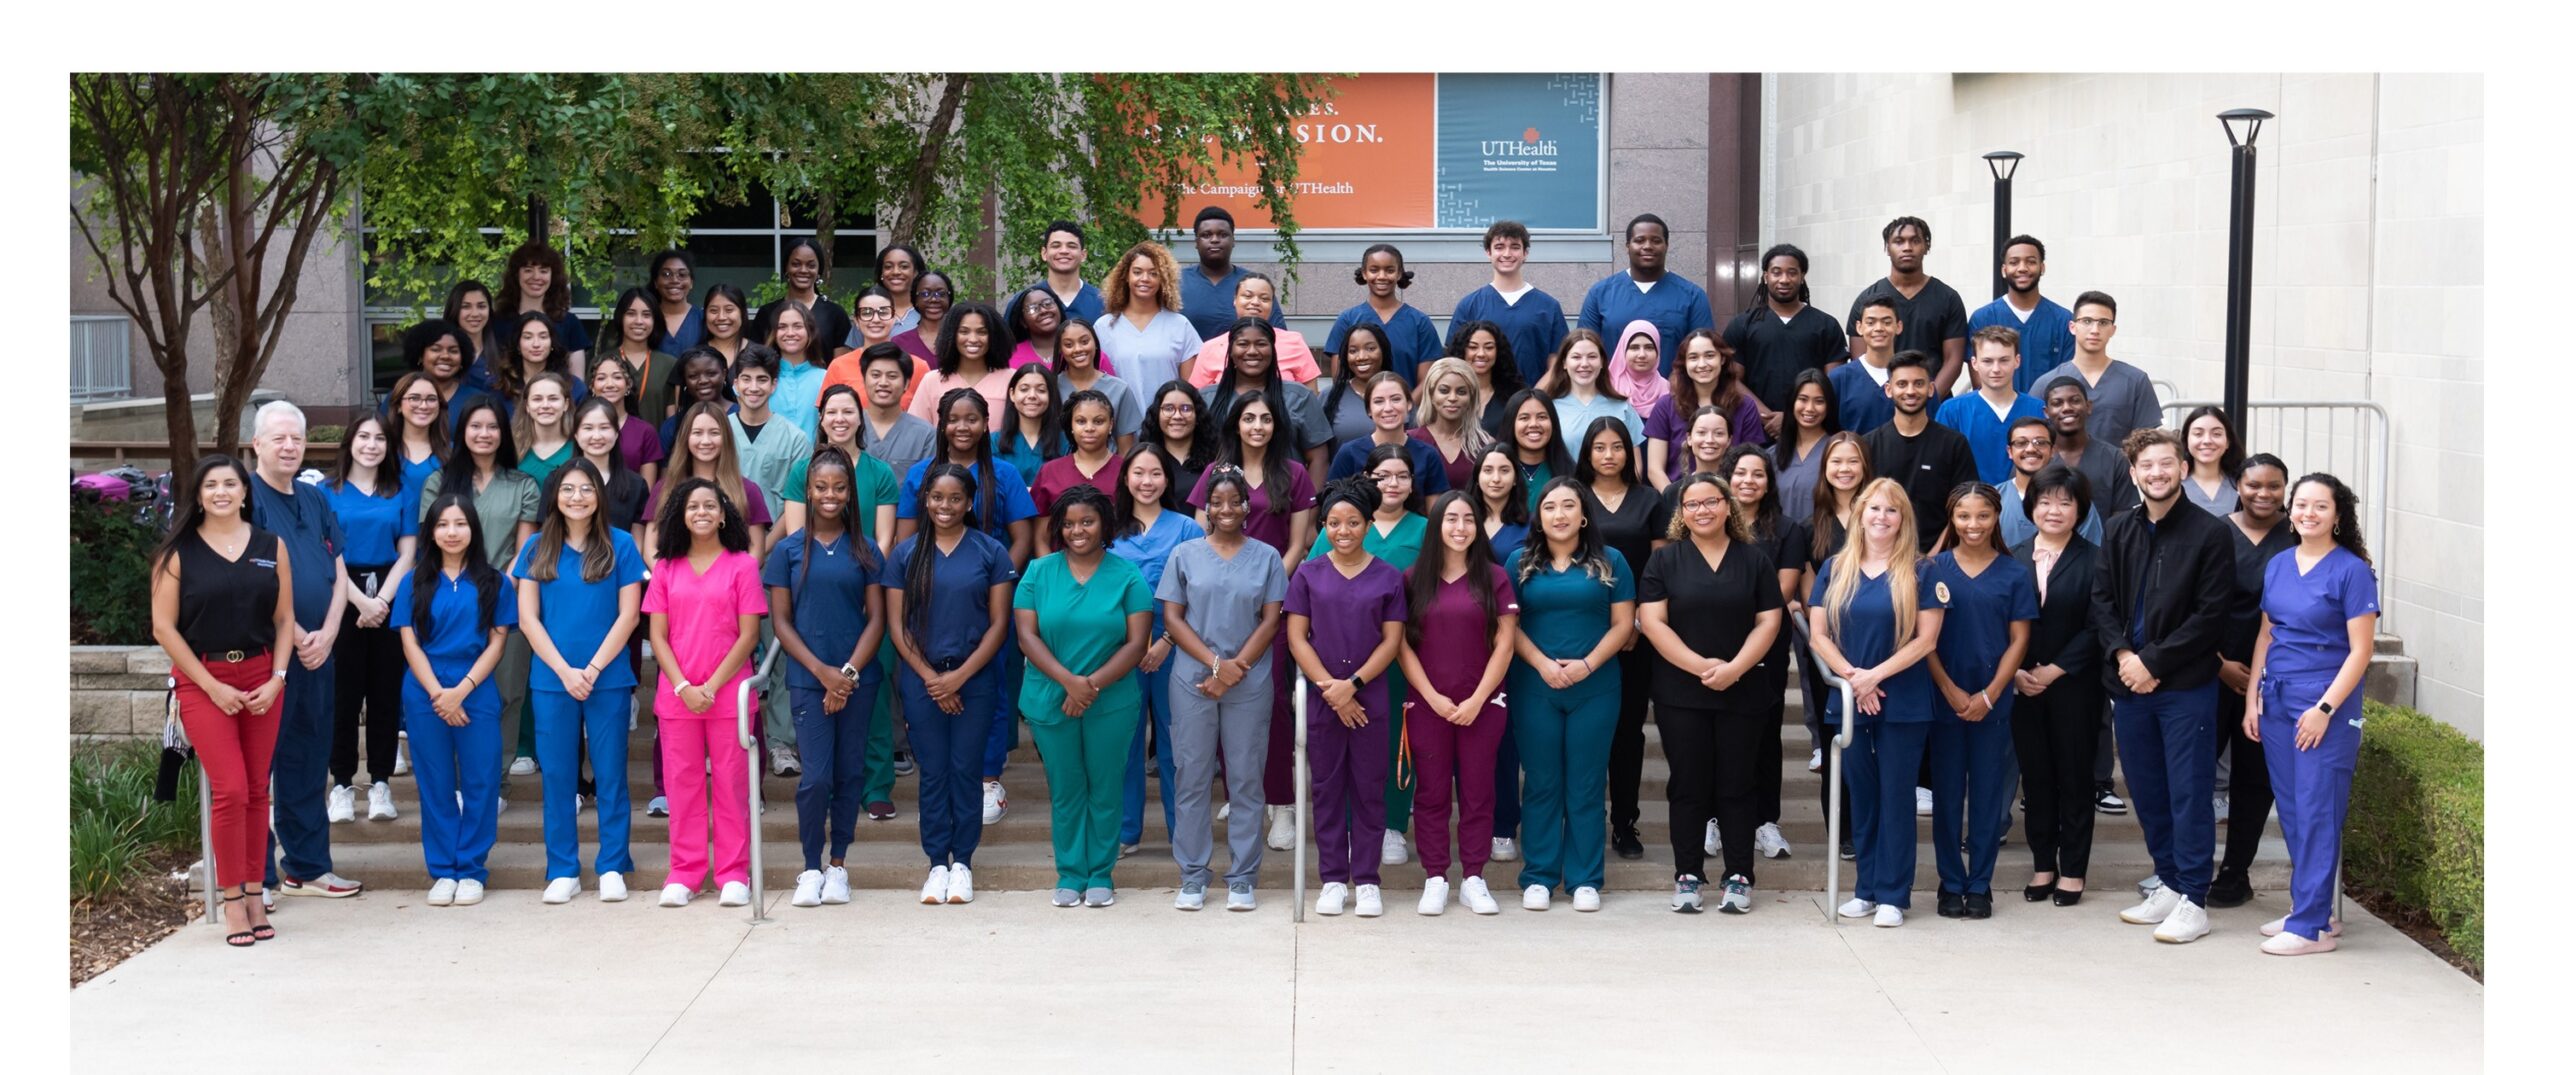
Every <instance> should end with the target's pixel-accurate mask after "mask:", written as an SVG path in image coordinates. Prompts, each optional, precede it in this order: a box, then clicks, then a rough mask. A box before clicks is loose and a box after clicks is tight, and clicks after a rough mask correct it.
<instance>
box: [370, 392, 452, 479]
mask: <svg viewBox="0 0 2560 1075" xmlns="http://www.w3.org/2000/svg"><path fill="white" fill-rule="evenodd" d="M437 392H438V389H437V388H436V383H435V380H434V379H433V378H432V377H430V376H428V375H427V373H426V372H425V371H424V370H411V371H409V372H407V373H403V374H401V375H400V379H399V380H397V381H394V382H392V384H391V396H390V398H389V399H388V400H387V401H386V402H388V403H390V404H391V406H390V407H388V408H385V410H386V412H388V413H393V414H397V415H398V417H397V418H392V419H389V422H390V424H389V426H388V427H387V428H386V433H387V434H388V435H389V437H390V438H391V458H392V459H393V460H394V461H396V462H398V463H399V465H400V484H402V485H405V486H408V487H410V488H412V489H414V488H417V487H418V485H419V484H420V483H422V482H424V481H426V480H427V475H429V474H433V473H435V472H436V471H437V470H439V469H442V468H443V466H444V455H445V452H446V450H447V447H446V441H447V437H446V433H445V431H446V429H447V426H446V423H445V414H444V407H445V404H444V397H443V396H441V395H438V394H437Z"/></svg>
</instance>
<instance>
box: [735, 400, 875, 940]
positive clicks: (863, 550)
mask: <svg viewBox="0 0 2560 1075" xmlns="http://www.w3.org/2000/svg"><path fill="white" fill-rule="evenodd" d="M850 391H851V390H850V389H847V390H846V394H849V393H850ZM837 398H841V397H840V396H839V397H837ZM875 462H876V461H875ZM854 474H855V464H854V457H853V456H852V455H850V454H848V449H847V447H845V446H841V445H835V444H829V445H826V446H824V447H821V448H819V449H818V450H817V452H816V454H815V455H813V456H811V457H810V460H809V466H808V470H807V475H806V478H805V480H806V482H807V494H806V495H807V497H808V518H807V525H806V526H804V527H802V528H801V529H799V530H797V531H794V532H793V533H792V534H790V535H789V536H787V537H785V538H783V539H782V540H781V541H779V542H776V543H775V544H774V547H773V555H771V556H770V557H768V558H766V560H765V564H764V584H765V588H766V590H767V591H768V593H767V599H766V603H767V604H768V605H769V606H770V607H771V608H772V610H773V637H774V641H775V642H777V643H778V644H780V645H781V646H782V652H783V655H784V656H785V657H787V658H789V660H788V661H787V662H786V664H785V667H784V672H783V684H784V687H785V689H786V690H787V691H789V694H790V699H791V722H792V723H793V724H794V725H796V726H797V727H796V728H795V729H794V730H795V731H797V732H798V742H799V746H800V764H801V768H800V786H799V788H798V790H797V791H796V792H795V793H794V794H793V796H792V800H793V803H794V805H796V806H797V807H798V808H799V815H800V859H801V870H800V876H799V878H798V879H797V880H796V881H795V882H794V885H793V889H792V893H791V905H792V906H794V907H815V906H818V905H819V904H821V903H847V902H851V900H852V899H853V894H852V889H851V885H852V881H851V879H850V878H849V877H848V876H847V875H846V873H845V868H844V856H845V850H846V849H847V848H849V847H851V846H852V845H853V835H854V824H855V816H856V815H857V814H859V813H860V812H861V810H862V807H863V791H864V787H863V785H864V783H865V779H866V773H865V768H866V765H867V762H868V751H869V747H870V743H871V738H872V735H871V722H872V721H873V720H874V719H875V717H879V714H877V712H876V708H877V698H878V697H879V692H880V674H879V673H880V667H879V661H878V658H879V655H880V638H881V631H882V629H883V628H884V627H886V626H887V620H886V619H885V618H884V617H883V616H882V609H883V599H882V594H881V576H880V573H881V568H882V566H883V563H884V561H883V560H882V559H881V556H880V549H879V546H877V545H875V544H873V543H872V541H871V539H870V538H869V537H867V536H865V535H864V534H863V533H862V527H861V525H860V523H859V522H858V521H857V520H858V519H859V518H860V515H859V512H858V510H857V497H856V496H855V484H856V482H855V477H854ZM879 719H886V718H885V717H880V718H879ZM822 851H823V852H824V855H825V857H824V859H823V860H822V859H821V857H820V854H821V852H822Z"/></svg>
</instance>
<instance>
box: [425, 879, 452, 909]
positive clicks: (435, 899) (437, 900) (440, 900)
mask: <svg viewBox="0 0 2560 1075" xmlns="http://www.w3.org/2000/svg"><path fill="white" fill-rule="evenodd" d="M453 888H454V882H453V878H450V877H439V878H436V883H435V887H433V888H430V889H428V890H427V906H429V907H451V906H453Z"/></svg>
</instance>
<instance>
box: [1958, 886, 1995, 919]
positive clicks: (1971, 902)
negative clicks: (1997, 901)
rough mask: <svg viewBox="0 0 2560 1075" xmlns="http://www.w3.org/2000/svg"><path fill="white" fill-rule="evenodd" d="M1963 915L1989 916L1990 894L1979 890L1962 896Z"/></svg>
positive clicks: (1970, 916)
mask: <svg viewBox="0 0 2560 1075" xmlns="http://www.w3.org/2000/svg"><path fill="white" fill-rule="evenodd" d="M1964 916H1965V917H1966V918H1989V917H1991V896H1990V894H1989V893H1981V892H1977V893H1968V894H1966V896H1965V898H1964Z"/></svg>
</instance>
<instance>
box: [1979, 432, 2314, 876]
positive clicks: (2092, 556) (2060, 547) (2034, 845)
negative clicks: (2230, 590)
mask: <svg viewBox="0 0 2560 1075" xmlns="http://www.w3.org/2000/svg"><path fill="white" fill-rule="evenodd" d="M2026 495H2027V497H2028V501H2029V504H2030V507H2029V508H2028V512H2029V514H2030V515H2032V516H2033V518H2034V520H2035V526H2036V532H2035V533H2034V534H2032V535H2030V536H2029V537H2028V538H2027V539H2026V540H2024V541H2020V542H2018V543H2017V544H2015V545H2012V546H2010V547H2009V555H2010V556H2012V557H2015V558H2017V560H2018V561H2019V562H2020V563H2022V564H2025V565H2026V566H2028V567H2030V568H2032V569H2033V570H2034V572H2035V582H2036V603H2037V612H2036V618H2035V622H2034V623H2032V624H2029V625H2028V627H2027V652H2026V656H2025V657H2024V658H2022V659H2021V660H2020V662H2019V665H2020V667H2019V669H2018V675H2017V679H2016V682H2017V685H2018V700H2017V703H2016V706H2015V707H2014V709H2013V710H2012V712H2011V713H2010V717H2009V734H2010V737H2011V744H2010V745H2011V747H2012V749H2013V750H2014V751H2015V752H2016V754H2017V758H2018V789H2019V791H2020V793H2021V794H2022V796H2023V798H2024V799H2025V802H2026V806H2025V810H2024V820H2025V823H2024V826H2023V827H2024V828H2025V830H2026V835H2027V850H2028V852H2029V853H2030V854H2032V855H2033V856H2034V857H2035V870H2034V873H2033V875H2032V876H2030V877H2029V878H2028V879H2027V888H2026V899H2027V902H2029V903H2040V902H2043V901H2045V900H2048V899H2050V900H2052V901H2053V905H2054V906H2056V907H2069V906H2072V905H2074V904H2077V903H2079V902H2080V898H2081V893H2082V892H2084V891H2086V890H2087V888H2088V884H2089V882H2088V876H2089V843H2090V838H2091V835H2092V834H2093V832H2094V831H2095V830H2094V829H2093V827H2092V826H2094V825H2095V824H2096V821H2097V802H2096V800H2094V799H2092V798H2091V797H2090V796H2089V793H2088V787H2089V767H2090V766H2091V765H2092V764H2093V763H2094V761H2095V758H2096V755H2097V749H2098V727H2099V721H2100V720H2101V719H2102V718H2103V716H2104V715H2105V713H2106V706H2107V693H2106V688H2105V685H2104V684H2103V683H2102V682H2100V680H2099V679H2098V672H2099V670H2100V665H2099V661H2098V628H2097V625H2096V624H2095V623H2094V622H2092V621H2091V620H2090V619H2089V591H2090V587H2092V586H2093V585H2095V584H2096V582H2097V577H2098V576H2097V572H2098V570H2099V569H2100V567H2101V566H2102V565H2101V564H2100V563H2099V558H2098V547H2097V546H2096V545H2094V544H2091V543H2090V541H2089V539H2088V538H2086V537H2083V536H2081V534H2080V532H2079V531H2080V527H2081V523H2082V520H2084V519H2086V518H2088V516H2089V514H2090V513H2091V512H2093V511H2095V510H2096V509H2095V508H2094V507H2093V506H2092V505H2091V504H2090V503H2089V481H2088V479H2086V478H2083V477H2081V476H2080V474H2079V472H2077V471H2074V470H2072V469H2071V468H2070V467H2068V466H2066V465H2064V464H2061V463H2049V464H2046V466H2045V467H2044V469H2042V470H2039V471H2036V472H2035V473H2034V474H2031V475H2028V476H2027V493H2026ZM2261 816H2263V815H2261Z"/></svg>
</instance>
